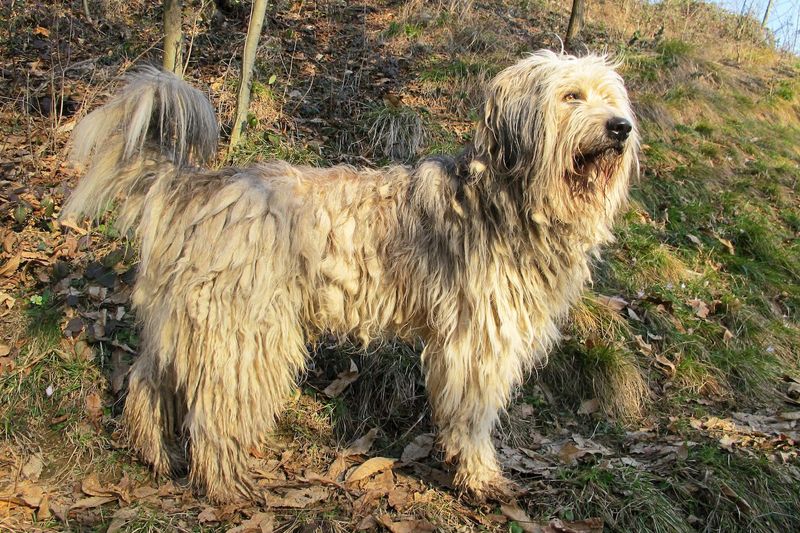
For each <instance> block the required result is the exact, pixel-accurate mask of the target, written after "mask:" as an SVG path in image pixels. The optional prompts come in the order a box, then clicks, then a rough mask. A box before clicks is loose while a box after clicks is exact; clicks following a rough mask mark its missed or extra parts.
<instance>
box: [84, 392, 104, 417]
mask: <svg viewBox="0 0 800 533" xmlns="http://www.w3.org/2000/svg"><path fill="white" fill-rule="evenodd" d="M84 403H85V405H86V415H87V416H88V417H89V420H90V421H91V422H95V423H96V422H99V421H100V419H101V418H102V417H103V400H102V399H101V398H100V395H99V394H97V393H96V392H90V393H89V394H87V395H86V399H85V400H84Z"/></svg>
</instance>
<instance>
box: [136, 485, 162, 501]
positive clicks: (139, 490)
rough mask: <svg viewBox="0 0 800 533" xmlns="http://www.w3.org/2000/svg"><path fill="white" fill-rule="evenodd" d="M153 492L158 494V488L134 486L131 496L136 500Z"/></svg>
mask: <svg viewBox="0 0 800 533" xmlns="http://www.w3.org/2000/svg"><path fill="white" fill-rule="evenodd" d="M154 494H158V489H157V488H154V487H148V486H146V485H145V486H142V487H136V488H135V489H133V497H134V498H136V499H137V500H142V499H144V498H149V497H150V496H153V495H154Z"/></svg>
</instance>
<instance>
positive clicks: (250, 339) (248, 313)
mask: <svg viewBox="0 0 800 533" xmlns="http://www.w3.org/2000/svg"><path fill="white" fill-rule="evenodd" d="M213 285H214V287H213V288H209V291H211V293H213V292H215V291H216V290H220V289H219V287H220V286H221V285H222V284H220V283H214V284H213ZM201 292H202V291H201ZM280 292H281V293H282V292H284V291H280ZM257 296H259V297H260V296H261V293H258V294H257ZM253 300H255V298H253V299H247V298H243V299H242V300H240V301H233V302H231V300H230V298H227V299H225V300H223V301H225V302H226V305H217V306H211V307H210V309H209V315H208V316H209V318H208V320H207V321H206V322H205V323H203V324H198V326H200V327H199V328H198V329H197V330H196V332H195V334H196V335H195V337H196V338H195V342H194V343H193V344H194V348H193V353H190V354H188V358H187V363H186V364H187V367H186V372H187V374H186V376H187V378H188V379H187V401H188V413H187V417H186V423H185V429H186V431H187V435H188V437H189V439H190V443H191V444H190V456H191V458H190V478H191V480H192V482H193V483H195V484H196V485H198V486H201V487H204V488H205V489H206V495H207V496H208V498H209V499H211V500H214V501H219V502H224V501H230V500H235V499H239V498H241V497H245V498H256V497H257V493H256V490H255V486H254V484H253V482H252V479H251V476H250V473H249V468H248V462H249V455H250V453H251V451H252V450H253V449H255V448H257V447H258V446H259V445H260V444H262V443H263V439H264V437H265V436H266V435H267V433H268V432H269V431H270V430H271V429H272V427H273V425H274V421H275V418H276V417H277V415H278V414H279V413H280V410H281V408H282V407H283V405H284V402H285V400H286V398H287V397H288V396H289V393H290V392H291V390H292V389H293V388H294V387H295V385H296V379H297V375H298V372H299V371H300V370H301V369H302V366H303V365H304V364H305V360H306V358H307V354H306V349H305V345H304V343H303V337H302V335H301V331H300V329H299V324H298V320H297V319H296V318H293V315H292V313H291V312H290V309H291V305H289V302H288V298H287V296H286V294H274V295H273V298H272V299H266V298H265V300H267V303H262V302H261V301H259V302H254V301H253ZM211 301H214V299H213V298H212V299H211ZM259 308H260V309H259ZM259 319H260V320H259Z"/></svg>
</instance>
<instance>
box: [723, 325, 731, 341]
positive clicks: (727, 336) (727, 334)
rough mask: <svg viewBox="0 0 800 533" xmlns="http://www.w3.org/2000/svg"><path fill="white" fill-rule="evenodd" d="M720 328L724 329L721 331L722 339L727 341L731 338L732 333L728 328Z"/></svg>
mask: <svg viewBox="0 0 800 533" xmlns="http://www.w3.org/2000/svg"><path fill="white" fill-rule="evenodd" d="M722 329H723V330H724V331H723V332H722V341H723V342H726V343H727V342H728V341H730V340H732V339H733V333H731V330H729V329H728V328H726V327H724V326H723V327H722Z"/></svg>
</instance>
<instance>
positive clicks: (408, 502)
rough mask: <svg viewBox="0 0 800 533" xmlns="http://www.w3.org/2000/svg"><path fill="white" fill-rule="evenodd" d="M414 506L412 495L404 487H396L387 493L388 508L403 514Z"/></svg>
mask: <svg viewBox="0 0 800 533" xmlns="http://www.w3.org/2000/svg"><path fill="white" fill-rule="evenodd" d="M412 505H414V500H413V499H412V493H411V492H410V491H409V490H408V489H407V488H405V487H398V488H396V489H395V490H393V491H391V492H390V493H389V506H391V507H392V508H393V509H395V510H397V511H399V512H401V513H402V512H403V511H405V510H406V509H408V508H409V507H411V506H412Z"/></svg>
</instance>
